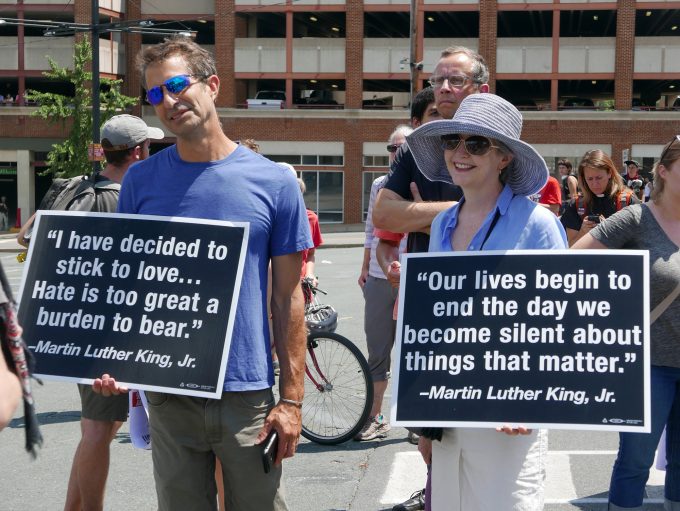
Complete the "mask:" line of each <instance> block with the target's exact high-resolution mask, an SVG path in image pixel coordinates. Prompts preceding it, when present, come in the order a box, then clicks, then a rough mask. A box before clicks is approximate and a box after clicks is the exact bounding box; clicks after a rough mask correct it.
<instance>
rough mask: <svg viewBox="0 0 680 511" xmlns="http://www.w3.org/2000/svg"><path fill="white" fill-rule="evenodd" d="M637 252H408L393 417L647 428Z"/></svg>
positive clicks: (644, 311) (641, 264)
mask: <svg viewBox="0 0 680 511" xmlns="http://www.w3.org/2000/svg"><path fill="white" fill-rule="evenodd" d="M647 258H648V254H647V252H644V251H621V252H609V251H584V252H574V251H522V252H513V251H508V252H483V253H474V252H473V253H470V252H466V253H454V254H412V255H408V256H406V257H405V258H404V261H403V267H402V278H401V288H400V295H399V318H398V324H397V339H396V345H397V352H396V353H397V354H396V361H395V364H394V365H395V366H396V367H395V369H396V371H395V373H396V375H395V381H394V385H395V387H396V389H397V390H396V393H395V394H396V397H395V399H394V400H393V408H392V421H393V422H394V423H395V424H397V425H404V426H407V425H411V426H440V427H447V426H473V427H474V426H480V427H491V426H494V427H495V426H499V425H502V424H514V425H517V424H524V425H527V426H530V427H552V428H564V429H602V430H618V431H638V432H643V431H649V427H650V418H649V414H650V408H649V338H648V337H649V324H648V323H649V317H648V316H649V314H648V311H649V292H648V281H649V278H648V264H647Z"/></svg>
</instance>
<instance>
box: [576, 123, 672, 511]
mask: <svg viewBox="0 0 680 511" xmlns="http://www.w3.org/2000/svg"><path fill="white" fill-rule="evenodd" d="M652 174H653V176H654V190H653V191H652V200H651V201H650V202H647V203H645V204H635V205H633V206H630V207H628V208H625V209H624V210H622V211H619V212H618V213H616V214H614V215H612V216H611V217H609V218H607V219H606V220H605V221H604V222H602V223H601V224H600V225H598V226H597V227H596V228H594V229H593V230H592V231H590V232H589V233H588V234H586V235H585V236H583V237H582V238H581V239H580V240H579V241H578V242H577V243H576V244H575V245H574V248H575V249H604V248H608V249H622V248H626V249H635V250H649V265H650V267H649V288H650V293H649V294H650V297H649V298H650V300H649V301H650V308H651V309H652V310H651V312H650V324H651V326H650V331H649V338H650V340H651V346H650V351H651V374H650V383H651V401H652V402H651V407H652V425H651V432H650V433H619V452H618V455H617V456H616V462H615V463H614V469H613V471H612V477H611V483H610V486H609V508H608V509H609V510H610V511H619V510H624V509H628V510H631V509H635V510H642V508H643V497H644V495H645V484H646V483H647V479H648V478H649V469H650V467H651V466H652V463H654V451H655V450H656V447H657V445H658V443H659V438H660V437H661V432H662V431H663V428H664V426H665V427H666V481H665V488H664V497H665V502H664V509H665V510H667V511H677V510H679V509H680V344H678V335H679V334H680V300H678V293H680V262H679V261H680V249H679V248H678V247H680V135H676V136H675V137H674V138H673V140H671V141H670V142H669V143H667V144H666V145H665V146H664V149H663V151H662V153H661V158H659V161H658V162H657V163H656V165H655V166H654V170H653V171H652Z"/></svg>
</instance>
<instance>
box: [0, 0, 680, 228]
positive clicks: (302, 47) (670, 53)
mask: <svg viewBox="0 0 680 511" xmlns="http://www.w3.org/2000/svg"><path fill="white" fill-rule="evenodd" d="M90 3H91V2H90V0H73V1H66V0H64V1H63V2H59V1H52V2H49V3H45V4H44V5H43V4H33V3H24V2H3V1H1V0H0V17H1V16H6V17H7V18H16V19H25V20H30V19H36V18H40V17H44V18H47V17H49V18H50V19H63V20H64V21H75V22H78V23H88V22H89V21H90V19H91V12H90ZM154 5H156V4H154ZM154 5H152V3H151V2H144V1H141V2H140V1H136V0H135V1H132V0H127V1H125V0H123V1H121V0H119V1H116V0H109V1H104V0H102V1H100V21H101V22H108V21H117V20H126V19H128V20H133V19H153V20H155V22H156V24H157V26H168V27H172V28H180V29H184V28H186V29H187V30H189V31H192V32H195V34H196V38H197V40H198V41H199V42H200V43H201V44H204V45H205V46H206V47H208V48H209V49H210V50H211V51H212V52H213V53H214V55H215V57H216V61H217V68H218V73H219V76H220V80H221V91H220V96H219V99H218V107H219V112H220V116H221V119H222V121H223V126H224V129H225V132H226V133H227V135H228V136H229V137H230V138H232V139H235V140H239V139H244V138H254V139H256V140H257V141H258V142H259V143H260V146H261V149H262V152H263V153H264V154H265V155H267V156H270V157H271V158H272V159H275V160H278V161H288V162H290V163H292V164H294V165H295V166H296V168H297V170H298V171H299V172H301V175H302V177H303V179H305V181H306V182H307V188H308V192H307V195H306V196H305V200H306V202H307V204H308V207H310V208H311V209H314V210H317V211H318V213H319V215H320V217H321V220H322V222H326V223H331V222H332V223H344V224H357V223H360V222H362V221H363V217H364V213H365V209H366V207H367V204H366V200H367V196H368V191H369V190H368V186H369V185H370V182H371V181H372V178H373V177H374V176H376V175H377V174H379V173H383V172H385V171H386V170H387V168H386V162H387V153H386V151H385V144H386V140H387V137H388V136H389V134H390V133H391V131H392V130H393V128H394V127H395V126H396V125H397V124H400V123H404V122H407V121H408V108H407V107H408V91H409V90H410V82H409V64H410V63H411V60H410V59H411V54H410V46H409V41H410V40H409V37H408V18H409V3H408V0H365V1H360V0H314V1H312V0H301V1H292V0H285V1H282V2H280V3H272V2H267V1H265V0H214V1H208V0H196V1H194V2H192V3H191V4H187V3H186V2H181V1H179V0H167V1H164V2H162V3H158V5H159V6H160V7H154ZM187 5H190V6H191V9H192V10H193V12H187V11H188V7H187ZM416 6H417V15H416V16H417V18H416V36H415V38H414V42H415V47H414V49H415V53H414V54H413V57H414V58H415V62H418V63H422V65H423V69H422V71H421V72H420V73H419V75H418V76H417V80H416V82H417V83H416V88H417V89H420V88H422V87H423V86H425V85H426V80H427V78H428V77H429V76H430V73H431V71H432V69H433V67H434V64H435V63H436V60H437V58H438V53H439V51H440V50H441V49H443V48H444V47H445V46H448V45H452V44H464V45H467V46H470V47H472V48H473V49H476V50H478V51H479V52H480V53H481V54H482V55H483V56H484V57H485V58H486V59H487V62H488V63H489V67H490V70H491V78H490V86H491V90H492V91H493V92H496V93H498V94H500V95H503V96H504V97H506V98H507V99H509V100H510V101H513V102H514V103H515V104H517V105H518V107H519V108H520V109H522V110H524V117H525V124H524V131H523V138H524V139H525V140H526V141H527V142H529V143H531V144H532V145H534V146H535V147H536V148H537V150H538V151H539V152H540V153H541V154H542V155H543V156H544V157H545V158H546V161H547V162H548V165H549V166H550V167H552V168H554V167H555V164H556V161H557V159H559V158H561V157H568V158H570V159H572V161H574V162H575V163H576V162H577V161H578V158H579V157H580V156H581V155H582V154H583V153H584V152H585V151H586V150H589V149H592V148H601V149H603V150H605V151H606V152H608V153H610V154H611V155H612V156H613V159H614V161H615V162H616V163H617V164H620V165H621V166H622V161H623V157H624V156H625V155H628V156H629V157H632V158H635V159H638V160H641V161H642V162H643V164H644V167H645V171H648V170H650V169H651V165H652V163H653V161H654V157H655V156H656V157H658V155H659V153H660V150H661V147H662V145H663V144H664V143H665V142H667V141H668V140H670V138H671V137H672V136H673V135H675V134H676V133H679V132H680V100H679V99H677V98H680V96H678V94H680V45H678V44H677V43H676V44H675V45H673V42H674V41H677V34H678V30H677V26H678V25H680V9H678V7H680V2H678V1H675V2H674V1H670V2H662V1H658V2H635V1H633V0H619V1H616V2H606V1H589V2H588V1H586V2H561V1H558V0H554V1H553V2H543V3H541V2H535V1H527V2H522V1H517V0H502V1H499V0H446V1H441V0H440V1H439V2H434V1H431V0H417V1H416ZM161 9H162V10H163V11H164V12H159V10H161ZM3 30H4V32H3ZM38 36H40V34H39V33H37V32H36V29H31V28H29V27H24V26H14V27H13V28H8V27H5V26H4V25H0V46H5V47H6V48H11V51H13V52H14V53H15V54H16V59H14V60H12V59H9V60H8V59H7V58H4V59H3V58H2V57H1V56H0V84H1V85H0V93H3V90H11V91H12V94H16V95H17V96H18V97H17V98H16V99H17V100H16V101H15V102H14V103H13V104H11V105H10V106H11V108H9V107H5V108H0V118H1V119H2V121H3V122H1V123H0V185H1V186H2V192H1V193H2V195H5V196H8V197H9V198H10V206H12V205H14V206H16V207H19V208H21V210H22V211H23V217H24V219H25V218H27V216H28V214H30V213H31V212H32V211H33V209H34V207H35V204H36V203H37V201H39V199H40V197H41V196H42V193H44V190H45V188H46V186H47V185H48V184H49V180H47V178H43V177H40V176H39V175H37V171H39V170H40V168H41V160H42V159H44V154H45V152H46V151H48V150H49V147H50V144H51V143H53V142H54V141H56V140H58V139H59V137H60V135H61V133H62V128H61V127H55V126H52V127H51V126H48V125H47V124H45V123H44V122H42V121H40V120H38V119H35V118H32V117H31V116H30V114H31V111H32V108H31V107H29V106H26V105H24V104H23V100H22V99H21V93H22V92H23V90H24V89H26V88H41V87H45V86H47V85H46V84H45V83H43V82H42V81H41V78H40V76H41V68H40V66H39V65H36V64H35V63H34V62H35V61H36V59H37V55H36V51H35V48H36V47H40V48H41V49H42V47H43V43H42V41H41V40H39V37H38ZM102 37H103V38H102V42H101V45H102V46H103V47H104V48H105V51H106V53H105V54H104V57H105V58H104V64H105V65H104V66H103V68H102V69H103V71H104V74H107V75H110V76H121V77H124V79H125V82H124V83H125V90H124V92H125V93H126V94H128V95H131V96H139V97H140V106H138V107H135V109H134V112H133V113H136V114H137V115H141V116H143V117H144V118H145V119H146V120H147V122H148V123H149V124H153V125H156V126H160V124H159V122H158V121H157V119H155V117H154V115H153V110H152V109H151V108H150V107H149V106H148V105H146V106H144V103H143V100H142V99H141V98H143V91H142V87H141V80H140V78H139V76H138V73H137V72H136V70H135V67H134V56H135V54H136V53H137V52H138V51H139V50H140V49H141V48H142V47H143V45H144V44H151V43H154V42H156V41H158V40H159V38H155V39H154V38H153V37H151V36H146V35H144V36H142V35H139V34H124V35H121V34H116V35H107V36H102ZM57 43H59V44H61V46H60V47H59V51H60V52H62V53H64V55H65V54H66V53H67V51H65V50H67V47H66V48H64V47H63V46H64V42H63V40H62V41H57ZM55 44H56V43H55ZM48 51H49V52H50V54H52V50H51V49H50V48H48ZM54 51H55V52H56V51H57V50H54ZM62 59H65V56H62ZM12 62H15V63H16V64H15V65H12ZM107 66H108V67H107ZM45 67H46V66H45ZM42 69H44V67H43V68H42ZM3 80H4V83H3ZM259 90H280V91H284V92H285V93H286V103H285V107H286V108H284V109H282V110H272V111H267V110H248V109H244V106H245V104H246V99H248V98H252V97H253V96H254V94H255V93H256V92H257V91H259ZM314 91H318V92H319V95H320V96H322V97H325V98H326V99H325V102H321V103H314V104H313V103H311V100H310V98H311V97H313V95H314ZM676 91H677V92H676ZM674 103H675V104H677V107H676V109H674ZM171 141H172V137H171V136H170V134H168V138H167V139H166V140H165V141H164V142H166V143H169V142H171ZM12 167H14V168H15V173H14V175H12V170H11V169H12ZM3 168H5V169H8V170H6V171H5V172H4V173H3ZM622 168H623V166H622ZM14 220H16V217H15V218H14Z"/></svg>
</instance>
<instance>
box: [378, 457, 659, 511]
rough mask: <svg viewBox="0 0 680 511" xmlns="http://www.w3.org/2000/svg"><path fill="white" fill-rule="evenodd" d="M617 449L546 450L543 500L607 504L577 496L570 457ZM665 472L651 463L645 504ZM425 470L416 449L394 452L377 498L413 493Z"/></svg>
mask: <svg viewBox="0 0 680 511" xmlns="http://www.w3.org/2000/svg"><path fill="white" fill-rule="evenodd" d="M616 452H617V451H586V450H583V451H576V450H574V451H549V452H548V463H547V467H546V469H547V470H546V471H547V480H546V490H545V496H546V498H545V503H546V504H606V503H607V499H606V498H605V497H584V498H579V497H578V493H577V490H576V486H575V484H574V480H573V478H572V473H571V463H570V459H569V457H570V456H572V455H574V456H616ZM665 476H666V473H665V472H664V471H662V470H657V469H656V468H654V467H652V469H651V471H650V474H649V481H647V489H646V491H647V498H646V499H645V500H644V503H645V504H663V501H664V499H663V485H664V478H665ZM426 479H427V470H426V467H425V464H424V463H423V461H422V458H421V456H420V453H419V452H417V451H405V452H398V453H396V454H395V456H394V459H393V460H392V466H391V467H390V477H389V479H388V481H387V486H386V488H385V491H384V493H383V495H382V497H381V498H380V504H381V505H394V504H397V503H399V502H403V501H404V500H406V499H407V498H408V497H409V496H410V495H411V494H412V493H414V492H416V491H419V490H422V489H423V488H424V487H425V481H426Z"/></svg>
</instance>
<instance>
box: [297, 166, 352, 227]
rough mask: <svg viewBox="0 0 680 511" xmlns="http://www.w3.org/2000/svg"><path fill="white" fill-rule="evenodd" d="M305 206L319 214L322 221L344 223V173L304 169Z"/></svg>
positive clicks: (302, 173)
mask: <svg viewBox="0 0 680 511" xmlns="http://www.w3.org/2000/svg"><path fill="white" fill-rule="evenodd" d="M300 174H301V175H302V180H303V181H304V182H305V186H306V187H307V192H305V195H304V199H305V206H307V208H308V209H311V210H312V211H314V212H315V213H316V214H317V215H319V222H320V223H342V221H343V212H344V204H343V202H344V201H343V197H344V174H343V173H342V172H338V171H323V170H303V171H302V172H300Z"/></svg>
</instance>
